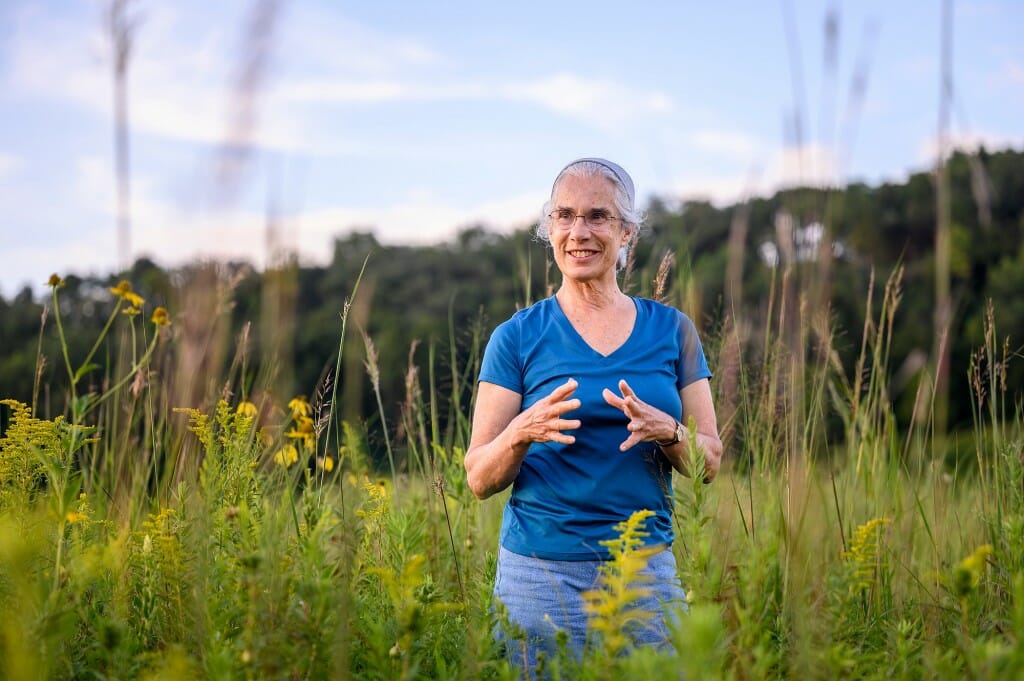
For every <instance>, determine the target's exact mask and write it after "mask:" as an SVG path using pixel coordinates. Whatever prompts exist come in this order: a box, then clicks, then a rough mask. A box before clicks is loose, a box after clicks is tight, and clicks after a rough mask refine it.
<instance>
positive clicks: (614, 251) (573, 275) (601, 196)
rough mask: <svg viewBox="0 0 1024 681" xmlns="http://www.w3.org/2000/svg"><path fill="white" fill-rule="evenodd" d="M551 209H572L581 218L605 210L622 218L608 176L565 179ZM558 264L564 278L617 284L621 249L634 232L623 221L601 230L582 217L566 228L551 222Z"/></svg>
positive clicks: (613, 188) (569, 177) (568, 176)
mask: <svg viewBox="0 0 1024 681" xmlns="http://www.w3.org/2000/svg"><path fill="white" fill-rule="evenodd" d="M551 210H552V211H558V210H569V211H572V212H574V213H576V214H577V215H580V216H583V215H590V214H591V212H592V211H603V212H604V213H605V214H606V215H610V216H613V217H615V218H621V217H622V216H621V215H619V211H618V210H617V209H616V208H615V184H614V183H613V182H612V181H611V180H609V179H608V178H606V177H600V176H595V177H574V176H572V175H567V176H565V177H563V178H562V180H561V181H560V182H559V183H558V187H557V188H556V189H555V197H554V200H553V201H552V202H551ZM549 238H550V239H551V249H552V251H553V252H554V256H555V264H556V265H558V269H559V270H560V271H561V272H562V276H563V277H565V278H567V279H573V280H576V281H581V282H582V281H601V280H608V279H610V280H611V281H613V282H614V281H615V265H616V262H617V261H618V257H619V249H620V248H621V247H622V246H624V245H626V244H627V243H628V242H629V238H630V233H629V231H628V230H627V229H623V226H622V221H621V220H608V221H607V222H605V224H604V225H602V226H601V227H599V228H596V227H591V226H590V225H588V224H587V222H586V221H585V220H584V219H583V218H582V217H579V218H576V220H574V221H573V223H572V226H570V227H567V228H563V227H560V226H559V225H558V224H557V222H556V221H554V220H552V221H551V226H550V228H549Z"/></svg>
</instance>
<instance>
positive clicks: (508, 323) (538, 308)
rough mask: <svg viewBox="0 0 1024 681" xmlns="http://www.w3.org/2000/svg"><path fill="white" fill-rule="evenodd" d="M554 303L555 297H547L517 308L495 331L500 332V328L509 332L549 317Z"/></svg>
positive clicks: (503, 331) (504, 331)
mask: <svg viewBox="0 0 1024 681" xmlns="http://www.w3.org/2000/svg"><path fill="white" fill-rule="evenodd" d="M553 304H554V298H545V299H543V300H539V301H537V302H536V303H534V304H533V305H529V306H527V307H524V308H522V309H520V310H516V311H515V312H514V313H513V314H512V316H511V317H509V318H508V319H506V320H505V321H503V322H502V323H500V324H498V326H497V327H495V329H494V332H495V333H498V332H499V329H500V330H501V333H509V332H511V331H514V330H518V329H520V328H522V327H523V326H531V325H534V324H536V323H537V322H538V321H540V320H545V319H549V318H550V317H551V314H552V312H553V310H552V305H553Z"/></svg>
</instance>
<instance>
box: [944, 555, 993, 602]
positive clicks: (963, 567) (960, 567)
mask: <svg viewBox="0 0 1024 681" xmlns="http://www.w3.org/2000/svg"><path fill="white" fill-rule="evenodd" d="M990 555H992V545H991V544H982V545H981V546H979V547H978V548H976V549H975V550H974V553H972V554H971V555H969V556H967V557H966V558H964V559H963V560H961V561H960V562H959V563H958V564H957V566H956V567H955V568H954V569H953V593H955V594H956V595H957V597H959V598H966V597H967V595H968V594H969V593H971V592H972V591H974V590H975V589H977V588H978V584H980V583H981V574H982V573H983V572H984V571H985V566H986V565H987V564H988V557H989V556H990Z"/></svg>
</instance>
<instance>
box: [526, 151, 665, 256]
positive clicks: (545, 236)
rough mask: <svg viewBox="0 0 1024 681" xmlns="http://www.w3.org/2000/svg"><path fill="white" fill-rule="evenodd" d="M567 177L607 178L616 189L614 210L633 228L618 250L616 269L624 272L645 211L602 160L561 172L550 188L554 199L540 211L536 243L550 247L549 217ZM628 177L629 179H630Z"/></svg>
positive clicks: (580, 163) (576, 163) (581, 162)
mask: <svg viewBox="0 0 1024 681" xmlns="http://www.w3.org/2000/svg"><path fill="white" fill-rule="evenodd" d="M623 172H625V171H623ZM566 176H571V177H604V178H607V179H609V180H611V181H612V184H613V185H614V186H615V198H614V201H615V210H617V211H618V212H619V215H620V216H621V218H622V225H623V227H626V226H629V227H632V236H631V238H630V240H629V242H628V243H627V244H625V245H624V246H622V248H620V249H619V257H618V261H617V268H618V269H619V270H621V269H622V268H624V267H625V266H626V260H627V259H628V258H629V249H630V247H631V246H632V245H633V242H634V241H636V238H637V236H638V235H639V233H640V227H641V225H642V224H643V221H644V218H645V217H646V214H645V212H644V211H643V210H641V209H639V208H637V207H636V206H634V205H633V200H632V198H633V197H632V192H631V191H630V190H632V187H629V188H628V189H627V187H626V186H625V185H624V184H623V181H622V179H621V178H620V177H619V175H618V174H616V173H615V171H614V170H612V168H610V167H609V166H608V165H606V164H605V163H604V162H602V161H601V160H598V159H595V160H590V159H581V160H579V161H574V162H572V163H570V164H569V165H567V166H566V167H565V168H564V169H562V172H560V173H559V174H558V177H556V178H555V182H554V184H553V185H552V187H551V197H550V198H549V199H548V200H547V201H546V202H545V203H544V206H543V208H541V210H540V221H539V222H538V223H537V229H536V231H535V234H536V237H537V239H538V240H540V241H543V242H545V243H547V244H550V243H551V218H549V217H548V213H550V212H551V209H552V206H553V203H552V202H553V201H554V199H555V193H556V192H557V191H558V185H559V184H561V182H562V178H564V177H566ZM626 177H629V176H628V175H627V176H626ZM630 182H632V180H630Z"/></svg>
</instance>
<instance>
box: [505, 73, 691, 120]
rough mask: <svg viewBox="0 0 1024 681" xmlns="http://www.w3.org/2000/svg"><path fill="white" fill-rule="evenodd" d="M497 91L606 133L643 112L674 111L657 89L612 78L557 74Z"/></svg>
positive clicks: (664, 112) (669, 101)
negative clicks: (634, 87) (628, 84)
mask: <svg viewBox="0 0 1024 681" xmlns="http://www.w3.org/2000/svg"><path fill="white" fill-rule="evenodd" d="M499 93H500V94H501V95H503V96H504V97H506V98H508V99H512V100H516V101H525V102H531V103H534V104H538V105H540V106H542V107H544V108H546V109H549V110H551V111H554V112H557V113H560V114H562V115H565V116H568V117H570V118H574V119H576V120H579V121H582V122H584V123H587V124H589V125H592V126H594V127H595V128H597V129H599V130H603V131H605V132H612V131H615V130H617V129H620V128H621V126H622V125H623V124H626V123H630V122H633V123H634V124H635V121H636V120H637V118H638V117H642V116H645V115H659V116H662V115H666V114H670V113H672V112H673V110H674V108H675V107H674V104H673V101H672V98H671V97H669V96H668V95H667V94H665V93H663V92H659V91H646V92H645V91H638V90H634V89H633V88H630V87H626V86H624V85H621V84H619V83H615V82H611V81H602V80H593V79H587V78H581V77H579V76H576V75H574V74H568V73H560V74H555V75H553V76H549V77H546V78H541V79H538V80H533V81H523V82H518V83H509V84H506V85H502V86H500V87H499Z"/></svg>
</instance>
